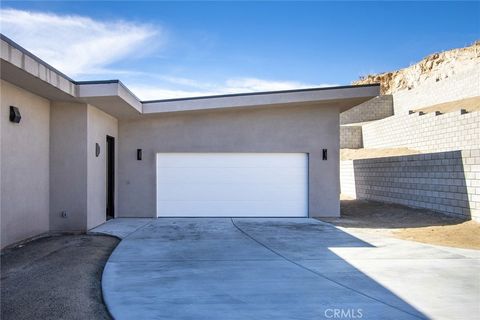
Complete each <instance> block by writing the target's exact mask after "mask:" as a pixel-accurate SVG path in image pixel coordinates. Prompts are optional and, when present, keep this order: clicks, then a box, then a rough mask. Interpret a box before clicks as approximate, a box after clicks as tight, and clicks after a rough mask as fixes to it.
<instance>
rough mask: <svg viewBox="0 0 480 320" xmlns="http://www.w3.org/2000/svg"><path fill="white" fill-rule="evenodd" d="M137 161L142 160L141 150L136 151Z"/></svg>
mask: <svg viewBox="0 0 480 320" xmlns="http://www.w3.org/2000/svg"><path fill="white" fill-rule="evenodd" d="M137 160H142V149H137Z"/></svg>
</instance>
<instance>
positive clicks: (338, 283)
mask: <svg viewBox="0 0 480 320" xmlns="http://www.w3.org/2000/svg"><path fill="white" fill-rule="evenodd" d="M230 220H231V222H232V224H233V226H234V227H235V228H236V229H237V230H238V231H240V232H241V233H242V234H244V235H245V236H246V237H248V238H250V239H251V240H253V241H255V242H256V243H258V244H259V245H261V246H262V247H264V248H265V249H267V250H269V251H270V252H272V253H274V254H276V255H277V256H279V257H281V258H282V259H284V260H285V261H288V262H290V263H292V264H294V265H296V266H297V267H300V268H302V269H304V270H305V271H308V272H310V273H313V274H315V275H316V276H318V277H321V278H323V279H325V280H328V281H331V282H333V283H335V284H337V285H339V286H341V287H343V288H345V289H348V290H351V291H353V292H356V293H358V294H360V295H362V296H364V297H367V298H369V299H372V300H375V301H377V302H379V303H382V304H384V305H386V306H389V307H391V308H394V309H396V310H398V311H401V312H404V313H407V314H409V315H411V316H413V317H415V318H418V319H425V318H423V317H419V316H418V315H416V314H413V313H410V312H408V311H405V310H402V309H400V308H398V307H397V306H394V305H391V304H389V303H387V302H384V301H381V300H379V299H377V298H375V297H372V296H370V295H368V294H366V293H363V292H361V291H359V290H357V289H354V288H351V287H349V286H347V285H345V284H343V283H340V282H338V281H336V280H333V279H331V278H329V277H327V276H325V275H323V274H321V273H319V272H317V271H315V270H312V269H310V268H308V267H305V266H304V265H302V264H300V263H298V262H296V261H295V260H292V259H290V258H287V257H286V256H284V255H282V254H281V253H279V252H277V251H275V250H274V249H272V248H270V247H269V246H267V245H266V244H264V243H262V242H261V241H259V240H257V239H255V238H254V237H253V236H251V235H250V234H249V233H247V232H246V231H244V230H243V229H242V228H240V227H239V226H238V225H237V224H236V223H235V220H234V219H233V218H230Z"/></svg>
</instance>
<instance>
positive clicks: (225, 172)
mask: <svg viewBox="0 0 480 320" xmlns="http://www.w3.org/2000/svg"><path fill="white" fill-rule="evenodd" d="M164 169H165V170H159V172H158V178H159V179H162V184H178V183H184V184H190V183H202V184H203V183H205V182H207V183H224V184H234V183H253V182H256V181H257V180H258V177H259V176H260V175H262V176H264V177H265V179H264V180H266V178H268V181H269V183H272V184H276V183H278V184H280V183H286V182H287V181H288V183H289V184H292V183H304V180H303V179H304V178H303V174H304V170H305V168H282V169H281V170H278V168H248V169H247V168H208V172H207V171H205V170H199V168H191V167H190V168H164ZM167 169H168V170H167Z"/></svg>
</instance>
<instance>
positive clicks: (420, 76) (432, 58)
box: [353, 41, 480, 94]
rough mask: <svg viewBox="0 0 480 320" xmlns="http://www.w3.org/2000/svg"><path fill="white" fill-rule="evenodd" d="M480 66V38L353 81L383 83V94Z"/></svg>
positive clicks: (356, 82) (355, 82)
mask: <svg viewBox="0 0 480 320" xmlns="http://www.w3.org/2000/svg"><path fill="white" fill-rule="evenodd" d="M479 66H480V41H477V42H475V43H474V44H473V45H471V46H468V47H465V48H459V49H452V50H448V51H444V52H440V53H434V54H431V55H429V56H427V57H425V58H424V59H422V60H421V61H420V62H418V63H416V64H414V65H411V66H410V67H407V68H404V69H400V70H398V71H392V72H384V73H380V74H373V75H367V76H364V77H361V78H360V79H359V80H357V81H354V82H353V84H370V83H380V84H381V92H382V94H391V93H395V92H397V91H400V90H404V89H412V88H415V87H416V86H417V85H418V84H419V83H422V82H423V81H426V80H429V79H435V81H441V80H443V79H445V78H448V77H449V76H451V75H453V74H455V73H460V72H462V71H466V70H469V69H473V68H474V67H477V70H478V67H479Z"/></svg>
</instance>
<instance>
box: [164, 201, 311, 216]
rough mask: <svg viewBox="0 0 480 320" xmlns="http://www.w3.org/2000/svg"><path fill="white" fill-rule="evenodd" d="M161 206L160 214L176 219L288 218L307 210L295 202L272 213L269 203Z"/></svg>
mask: <svg viewBox="0 0 480 320" xmlns="http://www.w3.org/2000/svg"><path fill="white" fill-rule="evenodd" d="M192 204H193V206H192ZM162 206H163V208H162V211H161V212H165V213H168V212H174V213H175V215H174V216H177V217H269V216H272V217H289V216H294V215H295V214H296V213H297V212H299V211H300V212H303V211H304V210H307V208H306V207H303V206H299V205H298V202H297V201H294V202H288V201H285V202H284V203H283V204H282V207H279V208H277V209H276V210H274V211H272V210H271V203H270V202H269V201H256V202H253V201H249V202H245V201H193V202H190V201H189V202H188V203H187V202H183V201H163V202H162ZM192 208H193V209H192ZM165 216H166V217H167V216H169V215H165Z"/></svg>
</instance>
